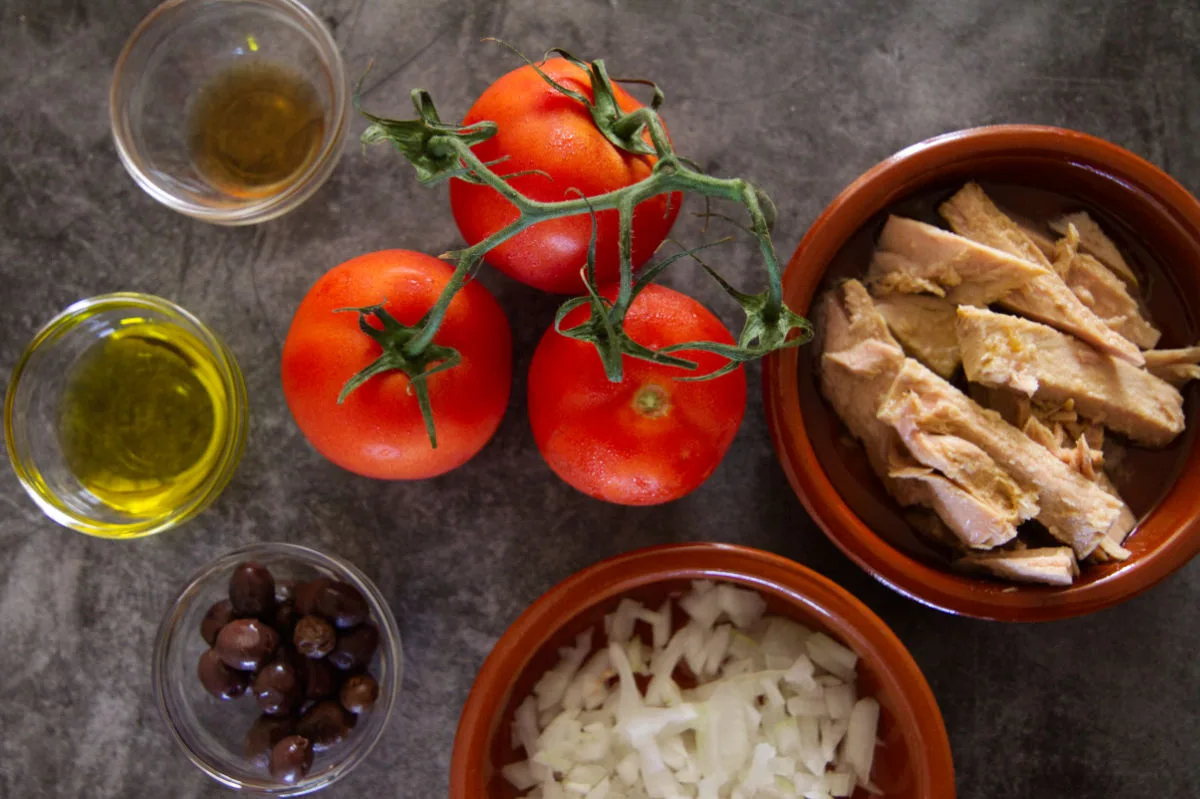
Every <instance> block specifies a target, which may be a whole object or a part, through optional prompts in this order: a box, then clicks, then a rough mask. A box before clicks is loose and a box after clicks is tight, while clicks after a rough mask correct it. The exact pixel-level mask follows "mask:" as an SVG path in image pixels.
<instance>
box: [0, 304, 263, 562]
mask: <svg viewBox="0 0 1200 799" xmlns="http://www.w3.org/2000/svg"><path fill="white" fill-rule="evenodd" d="M141 322H156V323H163V324H167V325H171V326H174V327H178V328H181V329H182V330H183V331H184V332H186V333H187V334H190V336H191V338H192V339H194V342H195V343H198V344H199V345H200V346H202V347H203V348H204V351H205V352H206V353H207V354H208V355H209V356H210V357H211V366H212V368H213V371H215V372H216V374H217V375H218V376H219V379H220V387H219V388H220V395H221V397H222V399H223V402H224V406H225V407H224V412H223V413H221V414H217V415H216V416H218V418H220V419H223V420H224V421H223V423H220V424H219V425H218V426H217V428H216V429H215V430H214V433H213V436H214V441H215V442H216V446H217V447H218V448H219V449H218V450H217V452H216V453H215V457H213V458H212V459H211V466H210V467H209V469H208V472H207V474H205V475H204V476H203V477H202V478H200V479H197V480H196V481H195V483H194V485H192V487H191V488H190V489H189V490H188V491H187V493H186V495H183V496H181V497H180V498H179V501H178V502H177V503H174V506H173V507H171V508H169V509H166V510H163V511H160V512H157V513H154V514H151V515H136V514H132V513H129V512H125V511H122V510H119V509H116V508H113V507H110V506H109V505H107V504H105V503H104V502H103V500H101V499H100V498H99V497H97V496H95V495H94V494H92V493H91V492H90V491H88V490H87V489H86V488H85V487H84V486H83V484H82V483H80V481H79V479H78V478H77V477H76V476H75V474H74V472H72V471H71V469H70V467H69V466H68V465H67V461H66V458H65V456H64V454H63V451H62V447H61V445H60V440H59V418H60V413H61V408H60V403H61V399H62V397H63V393H64V391H65V389H66V386H67V379H68V377H69V375H70V374H71V371H72V368H71V367H72V366H73V365H74V364H75V363H76V362H77V361H78V360H79V358H80V357H81V356H82V355H83V354H84V353H85V352H87V351H88V350H90V349H91V348H92V347H93V346H95V345H96V344H97V343H98V342H100V341H102V340H103V339H105V338H106V337H107V336H110V335H112V334H113V333H114V332H116V331H118V330H121V329H126V328H127V326H128V325H129V324H131V323H141ZM246 428H247V402H246V385H245V383H244V382H243V380H242V373H241V370H240V369H239V368H238V365H237V361H235V360H234V358H233V354H232V353H231V352H229V350H228V349H227V348H226V347H225V345H224V343H222V341H221V340H220V339H219V338H217V337H216V335H214V334H213V333H212V331H210V330H209V329H208V328H207V327H205V326H204V323H203V322H201V321H200V320H199V319H197V318H196V317H194V316H192V315H191V314H190V313H188V312H187V311H185V310H184V309H183V308H180V307H179V306H178V305H175V304H174V303H172V302H168V301H167V300H164V299H162V298H160V297H154V296H150V295H148V294H134V293H118V294H103V295H100V296H97V297H91V298H89V299H86V300H80V301H79V302H77V303H75V304H74V305H72V306H70V307H69V308H67V309H66V310H65V311H63V312H62V313H60V314H59V315H58V316H56V317H54V319H52V320H51V321H50V323H49V324H47V325H46V326H45V327H43V328H42V329H41V331H40V332H38V334H37V335H36V336H34V339H33V341H32V342H30V344H29V346H28V347H26V348H25V352H24V353H23V354H22V355H21V359H20V360H19V361H18V362H17V366H16V368H15V369H13V373H12V377H11V378H10V379H9V383H8V393H7V396H6V397H5V402H4V441H5V444H6V445H7V447H8V456H9V459H10V460H11V461H12V465H13V469H14V470H15V471H16V473H17V478H18V479H19V480H20V481H21V485H22V486H23V487H24V488H25V491H26V492H27V493H28V494H29V496H31V497H32V498H33V500H34V502H36V503H37V504H38V507H40V508H41V509H42V511H43V512H44V513H45V514H46V515H47V516H49V517H50V518H51V519H53V520H54V521H56V522H58V523H59V524H61V525H63V526H65V527H70V528H71V529H73V530H77V531H79V532H81V533H87V534H88V535H94V536H99V537H101V538H137V537H140V536H146V535H152V534H154V533H160V532H162V531H163V530H167V529H170V528H172V527H175V526H177V525H179V524H182V523H183V522H185V521H187V520H188V519H191V518H192V517H193V516H195V515H196V514H198V513H199V512H200V511H202V510H204V509H205V508H206V507H208V505H209V503H211V502H212V500H213V499H215V498H216V497H217V495H218V494H220V493H221V491H222V490H223V489H224V488H225V486H226V484H227V483H228V482H229V479H230V477H232V476H233V472H234V470H235V469H236V468H237V465H238V461H240V460H241V457H242V452H243V450H244V449H245V444H246Z"/></svg>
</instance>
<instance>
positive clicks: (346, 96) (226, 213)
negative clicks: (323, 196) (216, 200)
mask: <svg viewBox="0 0 1200 799" xmlns="http://www.w3.org/2000/svg"><path fill="white" fill-rule="evenodd" d="M196 3H205V4H209V5H222V4H227V3H228V4H230V5H245V4H252V5H259V6H267V7H270V8H275V9H279V10H281V11H283V12H285V13H286V14H288V15H289V16H291V17H292V18H293V19H294V20H295V21H297V22H299V23H300V24H301V25H302V26H303V28H304V30H305V31H306V32H307V33H308V34H309V35H311V36H312V37H313V40H314V41H315V42H316V43H317V49H318V50H319V51H320V53H321V56H322V63H323V65H324V66H325V67H326V69H327V71H328V77H329V81H330V86H331V89H332V95H333V101H332V103H331V105H332V107H333V114H334V118H333V125H332V127H333V132H332V133H331V134H330V135H329V137H328V138H327V140H326V142H325V145H324V146H323V147H322V149H321V151H320V152H319V153H318V154H317V157H316V158H315V159H313V162H312V163H311V164H309V166H308V167H307V168H306V169H305V170H304V172H303V173H302V174H301V175H299V176H298V177H297V178H296V179H295V180H293V181H292V183H291V184H290V185H288V187H287V188H285V189H284V190H283V191H281V192H279V193H278V194H275V195H272V196H270V197H264V198H263V199H261V200H258V201H254V202H249V203H246V204H244V205H238V206H235V207H230V208H212V207H209V206H206V205H203V204H200V203H195V202H192V201H190V200H188V199H187V198H185V197H182V196H180V195H178V194H174V193H172V192H170V191H168V190H167V189H165V188H164V187H163V186H162V185H160V184H159V183H158V182H156V181H155V180H154V179H153V178H151V177H150V175H149V173H148V172H147V171H146V170H145V169H144V168H143V162H142V159H141V157H140V155H139V153H138V151H137V149H136V148H135V147H134V146H133V135H132V132H131V130H130V124H129V117H128V114H127V109H126V103H125V99H126V97H125V96H126V94H127V92H126V88H127V84H128V83H129V82H130V81H129V80H128V79H129V75H128V71H127V69H126V65H127V62H128V60H129V58H130V56H131V55H132V54H133V52H134V50H135V49H136V48H137V46H138V44H139V43H140V42H141V40H142V38H143V36H145V34H146V33H147V32H149V31H151V30H152V29H154V28H155V27H156V26H157V25H159V24H161V23H163V22H164V21H165V20H166V17H167V16H168V15H169V14H170V13H171V12H173V11H175V10H176V9H178V8H180V7H182V6H186V5H193V4H196ZM108 113H109V125H110V127H111V129H112V137H113V142H114V143H115V145H116V148H117V155H118V156H119V157H120V159H121V163H122V164H123V165H124V166H125V170H126V171H127V172H128V173H129V175H130V176H131V177H132V178H133V179H134V182H136V183H137V184H138V186H140V187H141V188H142V190H143V191H145V192H146V193H147V194H149V195H150V196H151V197H153V198H154V199H155V200H158V201H159V202H160V203H162V204H163V205H165V206H167V207H168V208H171V209H172V210H174V211H178V212H179V213H181V214H185V215H187V216H190V217H193V218H195V219H200V220H202V221H205V222H211V223H213V224H216V225H253V224H257V223H259V222H266V221H267V220H270V219H274V218H276V217H278V216H281V215H283V214H285V213H287V212H288V211H290V210H292V209H293V208H295V207H297V206H299V205H300V204H301V203H303V202H304V201H305V200H307V199H308V198H309V197H311V196H312V195H313V193H314V192H316V190H317V189H319V188H320V187H321V185H322V184H323V183H324V182H325V181H326V180H327V179H328V178H329V176H330V175H331V174H332V173H333V170H334V167H336V166H337V162H338V158H339V156H340V155H341V154H342V150H343V149H344V148H345V144H346V133H347V131H348V129H349V116H350V93H349V91H348V89H347V86H346V67H345V64H344V63H343V61H342V54H341V51H340V50H339V49H338V46H337V42H335V41H334V39H333V35H332V34H331V33H330V31H329V29H328V28H327V27H326V26H325V24H324V23H323V22H321V20H320V19H319V18H318V17H317V15H316V14H314V13H313V11H312V10H311V9H309V8H308V7H307V6H305V5H304V4H303V3H300V2H298V0H166V2H164V3H162V4H160V5H158V6H156V7H155V8H154V9H153V10H152V11H151V12H150V13H149V14H147V15H146V16H145V18H143V19H142V21H141V22H139V23H138V25H137V27H136V28H134V30H133V33H132V34H130V36H129V39H128V40H127V41H126V42H125V46H124V47H123V48H122V49H121V54H120V55H119V56H118V57H117V64H116V67H115V68H114V69H113V77H112V82H111V84H110V85H109V92H108Z"/></svg>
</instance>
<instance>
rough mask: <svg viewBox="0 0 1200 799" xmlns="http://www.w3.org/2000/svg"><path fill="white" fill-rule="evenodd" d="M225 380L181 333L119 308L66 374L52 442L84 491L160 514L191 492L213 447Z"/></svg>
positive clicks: (221, 424) (222, 422) (209, 464)
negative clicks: (122, 314)
mask: <svg viewBox="0 0 1200 799" xmlns="http://www.w3.org/2000/svg"><path fill="white" fill-rule="evenodd" d="M226 408H227V403H226V401H225V386H224V383H223V382H222V380H221V373H220V371H219V369H218V365H217V363H216V362H215V360H214V358H213V356H212V354H211V353H210V352H209V351H208V350H207V349H206V348H205V347H204V345H203V344H202V343H201V342H200V341H199V340H197V339H196V338H195V336H193V335H192V334H191V333H189V332H187V331H185V330H183V329H182V328H179V327H176V326H175V325H171V324H167V323H163V322H160V321H157V320H147V319H141V318H127V319H125V320H123V322H122V324H121V326H120V327H119V328H118V329H117V330H116V331H114V332H113V333H111V334H110V335H108V336H106V337H105V338H104V339H102V340H101V341H100V342H98V343H97V344H95V345H93V346H92V347H91V348H89V349H88V350H87V351H86V352H84V353H83V355H82V356H80V358H79V359H78V360H77V361H76V362H75V364H74V365H73V366H72V367H71V369H70V371H69V373H68V374H67V376H66V388H65V390H64V392H63V395H62V403H61V405H60V409H59V429H58V435H59V443H60V446H61V449H62V453H63V457H64V459H65V461H66V464H67V467H68V468H69V469H70V470H71V472H72V473H73V474H74V475H75V477H76V478H77V479H78V480H79V482H80V483H81V484H82V485H83V487H84V488H86V489H87V490H88V491H89V492H90V493H91V494H92V495H93V496H95V497H96V498H97V499H98V500H100V501H101V502H102V503H104V504H105V505H107V506H108V507H110V508H112V509H114V510H116V511H119V512H122V513H126V514H130V515H134V516H141V517H152V516H159V515H166V514H169V513H171V512H172V511H174V510H175V509H177V508H178V507H179V506H180V505H181V504H183V503H185V502H186V501H187V500H188V499H189V498H191V497H192V495H193V493H194V491H195V490H196V488H197V487H198V486H199V484H200V483H202V482H203V481H204V480H205V478H206V477H208V476H209V474H210V473H211V472H212V469H213V466H214V464H215V462H216V460H217V459H218V458H219V457H220V442H221V437H222V436H223V435H224V434H225V431H226V430H227V429H228V425H229V419H228V418H226V417H227V414H228V412H227V410H226Z"/></svg>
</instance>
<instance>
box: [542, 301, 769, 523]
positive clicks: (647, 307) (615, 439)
mask: <svg viewBox="0 0 1200 799" xmlns="http://www.w3.org/2000/svg"><path fill="white" fill-rule="evenodd" d="M605 293H606V294H607V296H610V297H611V296H614V294H613V292H612V291H611V290H610V291H608V292H605ZM585 313H586V312H585V311H584V310H583V309H579V310H577V311H574V312H572V313H571V314H569V315H568V316H567V318H566V320H564V323H563V327H564V328H567V327H570V326H571V325H574V324H578V323H579V322H580V321H581V320H582V319H583V318H584V317H585ZM625 329H626V331H627V332H628V333H629V335H630V336H631V337H632V338H633V339H634V340H635V341H638V342H639V343H641V344H643V345H646V346H649V347H652V348H656V349H657V348H659V347H663V346H667V345H669V344H678V343H681V342H684V341H695V340H709V341H719V342H724V343H730V344H732V343H733V337H732V336H731V335H730V334H729V331H728V330H727V329H726V328H725V326H724V325H722V324H721V322H720V321H719V320H718V319H717V318H716V317H715V316H713V315H712V313H711V312H709V311H708V309H706V308H705V307H704V306H703V305H701V304H700V303H698V302H696V301H695V300H693V299H692V298H690V297H688V296H687V295H685V294H681V293H679V292H676V291H673V290H671V289H668V288H665V287H662V286H657V285H655V286H650V287H649V288H647V289H646V290H645V291H644V292H642V294H640V295H639V296H638V298H637V299H636V300H635V301H634V304H633V307H632V308H631V309H630V312H629V315H628V316H627V317H626V319H625ZM679 354H680V355H681V356H682V357H685V358H688V359H690V360H695V361H697V362H699V364H700V366H699V369H698V370H697V371H696V372H689V371H687V370H683V369H680V368H677V367H664V366H659V365H656V364H651V363H648V362H646V361H640V360H636V359H633V358H629V357H626V358H625V361H624V370H625V374H624V380H623V381H622V382H621V383H619V384H614V383H610V382H609V381H608V379H607V377H606V376H605V375H604V370H603V368H602V366H601V364H600V358H599V355H598V354H597V353H596V351H595V349H594V347H593V346H592V345H591V344H586V343H584V342H580V341H575V340H573V339H569V338H566V337H565V336H562V335H560V334H559V333H557V332H555V330H554V329H553V328H550V329H549V330H547V331H546V333H545V335H543V337H542V340H541V342H540V343H539V344H538V348H537V350H536V351H535V352H534V356H533V362H532V364H531V365H530V369H529V418H530V424H531V426H532V427H533V435H534V439H535V440H536V442H537V445H538V449H539V450H541V453H542V456H543V457H544V458H545V460H546V463H547V464H548V465H549V466H550V468H551V469H552V470H553V471H554V472H555V473H556V474H558V476H559V477H561V478H562V479H563V480H565V481H566V482H567V483H569V484H570V485H572V486H574V487H575V488H577V489H579V490H580V491H582V492H583V493H585V494H588V495H589V496H592V497H595V498H596V499H603V500H606V501H608V502H614V503H617V504H622V505H655V504H660V503H662V502H668V501H670V500H673V499H678V498H679V497H682V496H684V495H685V494H687V493H689V492H690V491H692V490H694V489H695V488H697V487H698V486H699V485H700V484H701V483H703V482H704V481H705V480H706V479H707V478H708V477H709V476H710V475H711V474H712V472H713V471H714V470H715V469H716V468H717V466H718V464H720V462H721V459H722V458H723V457H724V456H725V453H726V451H727V450H728V449H729V446H730V444H731V443H732V442H733V438H734V436H735V435H736V434H737V430H738V427H739V426H740V425H741V422H742V417H743V416H744V414H745V409H746V377H745V373H744V370H743V369H741V368H740V367H739V368H738V369H737V370H736V371H734V372H731V373H730V374H727V375H724V376H722V377H719V378H716V379H714V380H708V381H701V382H680V381H678V380H675V379H674V378H676V377H683V376H687V375H692V374H703V373H705V372H711V371H714V370H715V369H717V368H719V367H721V366H722V365H724V363H725V359H724V358H722V357H720V356H718V355H713V354H711V353H706V352H683V353H679ZM651 385H652V386H657V387H658V389H661V390H662V391H663V392H665V393H666V394H667V395H668V397H669V408H668V409H667V411H666V412H665V413H664V414H663V415H661V416H658V417H653V416H646V415H643V414H642V413H639V412H638V411H637V410H636V409H635V407H634V399H635V397H636V396H637V395H638V392H639V391H644V390H645V389H646V386H651Z"/></svg>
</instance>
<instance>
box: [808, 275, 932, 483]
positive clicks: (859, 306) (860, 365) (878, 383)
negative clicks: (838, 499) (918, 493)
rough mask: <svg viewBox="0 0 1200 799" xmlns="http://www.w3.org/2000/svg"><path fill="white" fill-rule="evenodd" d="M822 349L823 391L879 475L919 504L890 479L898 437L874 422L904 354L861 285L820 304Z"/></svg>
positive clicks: (852, 285)
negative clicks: (891, 463)
mask: <svg viewBox="0 0 1200 799" xmlns="http://www.w3.org/2000/svg"><path fill="white" fill-rule="evenodd" d="M816 319H817V335H818V337H819V343H820V346H821V349H822V353H823V354H822V356H821V369H820V381H821V393H822V394H824V395H825V398H826V399H827V400H828V401H829V404H830V405H832V406H833V409H834V411H836V412H837V415H838V416H839V417H840V418H841V420H842V422H843V423H845V425H846V427H848V428H849V429H850V433H851V434H852V435H853V436H854V437H855V438H857V439H858V440H859V441H861V442H862V444H863V447H864V448H865V449H866V453H867V459H868V460H869V461H870V463H871V468H872V469H874V471H875V473H876V474H878V475H880V477H882V478H884V483H885V484H886V485H887V488H888V491H889V492H890V493H891V494H892V495H893V496H895V497H896V499H897V500H898V501H899V502H901V504H905V505H910V504H915V502H916V500H915V498H914V497H913V496H912V495H911V490H912V489H911V488H910V487H908V486H903V485H901V484H896V483H895V482H894V481H889V480H887V479H886V476H887V473H888V468H889V465H888V460H889V455H890V453H891V452H892V450H893V449H894V447H895V446H896V434H895V433H894V432H893V431H892V430H891V428H889V427H888V426H887V425H885V424H883V423H882V422H880V421H879V420H878V419H877V418H876V414H877V412H878V410H879V401H880V398H881V397H882V396H883V394H884V392H886V391H887V388H888V386H890V385H891V383H892V380H893V379H894V378H895V376H896V373H897V372H899V371H900V367H901V366H902V365H903V364H904V357H905V356H904V351H903V350H902V349H900V344H899V343H898V342H897V341H896V340H895V339H894V338H892V335H891V333H889V332H888V329H887V322H885V321H884V319H883V317H882V316H880V315H879V312H878V311H877V310H875V304H874V303H873V302H872V301H871V296H870V295H869V294H867V290H866V289H865V288H864V287H863V285H862V283H859V282H858V281H857V280H848V281H846V282H845V283H843V284H842V285H840V286H838V287H837V288H834V289H831V290H830V291H828V292H826V293H825V295H824V296H823V297H822V298H821V300H820V301H819V303H818V306H817V312H816Z"/></svg>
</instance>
